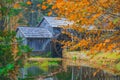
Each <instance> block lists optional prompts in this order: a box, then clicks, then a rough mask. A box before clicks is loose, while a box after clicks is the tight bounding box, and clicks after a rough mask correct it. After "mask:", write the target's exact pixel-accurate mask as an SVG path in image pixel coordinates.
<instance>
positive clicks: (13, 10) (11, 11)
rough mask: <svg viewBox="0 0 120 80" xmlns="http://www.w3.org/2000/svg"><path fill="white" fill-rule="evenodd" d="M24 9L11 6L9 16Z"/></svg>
mask: <svg viewBox="0 0 120 80" xmlns="http://www.w3.org/2000/svg"><path fill="white" fill-rule="evenodd" d="M21 11H22V9H14V8H11V9H10V11H9V13H8V15H9V16H16V15H18V14H19V13H20V12H21Z"/></svg>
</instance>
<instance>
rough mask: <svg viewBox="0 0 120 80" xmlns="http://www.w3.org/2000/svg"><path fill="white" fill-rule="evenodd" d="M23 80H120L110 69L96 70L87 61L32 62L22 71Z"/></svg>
mask: <svg viewBox="0 0 120 80" xmlns="http://www.w3.org/2000/svg"><path fill="white" fill-rule="evenodd" d="M21 78H23V80H120V76H119V75H118V74H115V73H114V71H113V70H112V68H111V69H109V68H106V67H105V68H98V67H97V68H96V67H95V66H91V65H89V62H87V61H78V62H76V61H72V60H67V61H66V60H63V61H39V62H35V61H31V62H28V63H27V64H26V65H25V67H24V68H22V69H21Z"/></svg>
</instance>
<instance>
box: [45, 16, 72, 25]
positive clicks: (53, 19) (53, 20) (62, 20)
mask: <svg viewBox="0 0 120 80" xmlns="http://www.w3.org/2000/svg"><path fill="white" fill-rule="evenodd" d="M43 19H45V20H47V22H48V23H49V24H50V26H51V27H60V26H67V25H72V24H73V22H72V21H68V20H67V19H66V18H59V19H57V17H50V16H44V18H43Z"/></svg>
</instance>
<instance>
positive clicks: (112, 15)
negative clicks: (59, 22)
mask: <svg viewBox="0 0 120 80" xmlns="http://www.w3.org/2000/svg"><path fill="white" fill-rule="evenodd" d="M47 1H48V3H50V4H54V6H53V7H52V10H53V11H54V12H56V13H57V14H58V16H59V17H65V18H67V19H68V20H70V21H73V22H74V24H73V25H71V26H70V25H69V26H68V27H66V28H67V29H72V30H74V31H73V32H70V31H68V30H67V31H68V32H64V33H65V34H69V35H70V36H71V37H72V38H73V40H71V41H69V42H65V45H67V46H70V49H71V50H76V49H78V48H79V50H84V49H85V50H86V49H87V50H88V49H89V50H91V52H92V51H112V50H120V25H119V24H120V5H119V4H120V1H119V0H55V1H54V0H47ZM91 26H92V27H91ZM74 32H76V33H74ZM80 34H84V35H82V36H81V37H82V38H80Z"/></svg>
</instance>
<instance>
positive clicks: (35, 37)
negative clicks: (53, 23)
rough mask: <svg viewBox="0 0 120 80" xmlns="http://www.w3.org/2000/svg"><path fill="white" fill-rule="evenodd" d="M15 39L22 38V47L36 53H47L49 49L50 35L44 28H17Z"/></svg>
mask: <svg viewBox="0 0 120 80" xmlns="http://www.w3.org/2000/svg"><path fill="white" fill-rule="evenodd" d="M16 36H17V37H21V38H22V42H23V44H24V45H28V46H29V47H30V48H32V49H33V52H34V51H37V52H47V51H48V52H49V51H50V49H51V44H50V42H51V38H52V37H53V36H52V33H51V32H49V31H48V30H47V29H45V28H38V27H18V28H17V35H16Z"/></svg>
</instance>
